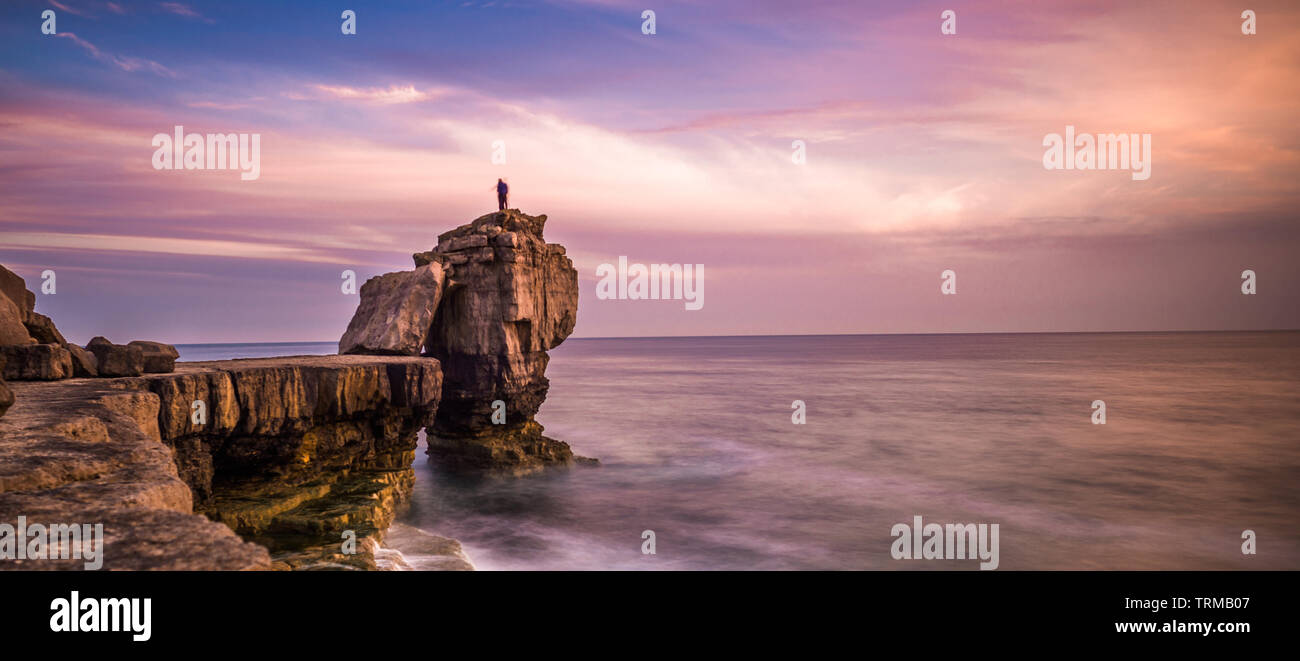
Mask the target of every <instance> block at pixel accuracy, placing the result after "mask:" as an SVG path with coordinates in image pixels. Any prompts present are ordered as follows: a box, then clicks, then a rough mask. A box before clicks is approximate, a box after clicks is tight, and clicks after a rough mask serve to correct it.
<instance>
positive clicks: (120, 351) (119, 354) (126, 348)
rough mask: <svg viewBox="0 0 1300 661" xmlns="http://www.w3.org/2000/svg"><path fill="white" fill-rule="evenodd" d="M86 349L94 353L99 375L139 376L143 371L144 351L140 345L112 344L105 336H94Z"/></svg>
mask: <svg viewBox="0 0 1300 661" xmlns="http://www.w3.org/2000/svg"><path fill="white" fill-rule="evenodd" d="M86 349H87V350H89V351H90V353H93V354H95V359H96V360H97V361H98V362H99V365H98V369H99V375H100V376H103V377H119V376H140V375H141V374H143V373H144V352H143V351H142V350H141V349H140V347H133V346H130V345H126V344H113V343H112V342H109V341H108V339H107V338H104V337H96V338H94V339H92V340H91V341H90V344H87V345H86Z"/></svg>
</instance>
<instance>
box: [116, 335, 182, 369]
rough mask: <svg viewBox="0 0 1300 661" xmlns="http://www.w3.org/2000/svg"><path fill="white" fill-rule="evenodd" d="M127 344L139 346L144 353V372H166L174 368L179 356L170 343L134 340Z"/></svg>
mask: <svg viewBox="0 0 1300 661" xmlns="http://www.w3.org/2000/svg"><path fill="white" fill-rule="evenodd" d="M127 346H128V347H139V348H140V352H141V353H142V354H143V355H144V366H143V368H144V371H145V373H146V374H167V373H169V372H173V371H175V370H176V359H177V358H180V352H178V351H176V347H174V346H172V345H170V344H163V343H162V342H148V341H145V340H134V341H132V342H130V343H128V344H127Z"/></svg>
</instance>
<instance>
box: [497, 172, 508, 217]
mask: <svg viewBox="0 0 1300 661" xmlns="http://www.w3.org/2000/svg"><path fill="white" fill-rule="evenodd" d="M508 195H510V187H509V186H507V185H506V182H504V181H501V180H500V179H497V211H505V210H506V197H507V196H508Z"/></svg>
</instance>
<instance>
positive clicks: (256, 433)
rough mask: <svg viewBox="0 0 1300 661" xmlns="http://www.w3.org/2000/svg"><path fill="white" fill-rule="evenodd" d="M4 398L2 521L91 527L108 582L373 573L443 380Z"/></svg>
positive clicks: (416, 365)
mask: <svg viewBox="0 0 1300 661" xmlns="http://www.w3.org/2000/svg"><path fill="white" fill-rule="evenodd" d="M14 387H15V391H16V394H17V396H18V403H17V404H16V405H15V406H14V407H13V409H11V410H10V411H9V414H8V415H6V416H4V417H3V418H0V521H6V522H9V523H13V522H14V520H15V519H16V517H17V516H18V515H24V516H27V518H28V520H31V521H37V520H46V521H52V522H68V523H74V522H75V523H92V524H93V523H101V522H102V523H103V524H104V528H105V534H106V536H107V538H108V544H107V548H106V550H105V562H104V566H105V567H106V568H118V569H256V568H283V569H289V568H292V569H309V568H360V569H372V568H377V567H379V566H381V564H382V559H381V558H378V557H377V555H376V554H377V553H379V554H380V555H382V546H381V545H380V542H381V541H382V539H383V534H384V531H385V530H386V529H387V528H388V526H389V524H390V523H391V522H392V520H393V518H394V516H395V515H396V513H397V511H398V509H399V506H400V505H401V503H402V502H403V500H404V499H405V498H406V496H407V493H408V492H409V489H410V486H411V483H412V481H413V479H414V472H413V470H412V469H411V463H412V461H413V459H414V455H415V447H416V437H417V434H418V432H419V430H420V428H421V427H422V426H424V425H427V424H430V423H431V422H432V420H433V418H434V416H435V414H436V410H437V404H438V399H439V396H440V392H441V371H440V369H439V365H438V361H437V360H434V359H431V358H420V357H382V358H381V357H372V356H296V357H287V358H268V359H253V360H233V361H216V362H207V363H180V364H179V368H178V370H177V371H176V372H174V373H171V374H160V375H146V376H142V377H135V378H122V379H111V380H107V379H73V380H67V381H61V382H50V383H19V384H14ZM196 402H198V403H199V404H198V405H196ZM200 413H201V415H200ZM203 515H206V516H203ZM218 522H219V523H218ZM223 523H224V524H225V525H222V524H223ZM344 531H352V534H353V535H354V539H355V541H356V551H357V552H356V553H346V552H345V551H344V547H343V542H344V541H345V539H346V538H345V537H344V536H343V533H344ZM236 532H238V533H239V534H238V535H236V534H235V533H236ZM241 538H242V539H241ZM249 542H256V543H249ZM268 549H269V551H270V552H269V553H268ZM80 567H81V564H80V561H67V562H63V561H57V562H56V561H44V560H42V561H36V560H33V561H28V562H27V563H25V565H24V566H17V565H15V564H13V563H11V562H7V561H0V569H15V568H19V569H44V568H80Z"/></svg>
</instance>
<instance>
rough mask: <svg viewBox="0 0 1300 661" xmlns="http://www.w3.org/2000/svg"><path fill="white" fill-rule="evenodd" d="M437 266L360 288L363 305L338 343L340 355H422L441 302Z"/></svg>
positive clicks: (439, 268) (379, 278) (385, 277)
mask: <svg viewBox="0 0 1300 661" xmlns="http://www.w3.org/2000/svg"><path fill="white" fill-rule="evenodd" d="M445 278H446V276H445V273H444V271H443V268H442V265H441V264H439V263H437V262H429V263H426V264H424V265H422V266H420V267H419V268H417V269H415V270H414V271H398V272H396V273H385V274H384V275H380V276H375V277H373V278H371V279H369V280H367V281H366V283H365V284H364V285H362V286H361V304H360V305H358V306H357V311H356V314H354V315H353V316H352V321H351V323H349V324H348V329H347V331H346V332H344V333H343V338H342V339H340V340H339V353H341V354H393V355H407V356H418V355H420V348H421V347H423V346H424V343H425V341H426V340H427V339H428V336H429V327H430V325H432V323H433V315H434V312H435V311H436V310H437V309H438V302H439V301H440V300H441V299H442V290H443V284H444V281H445Z"/></svg>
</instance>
